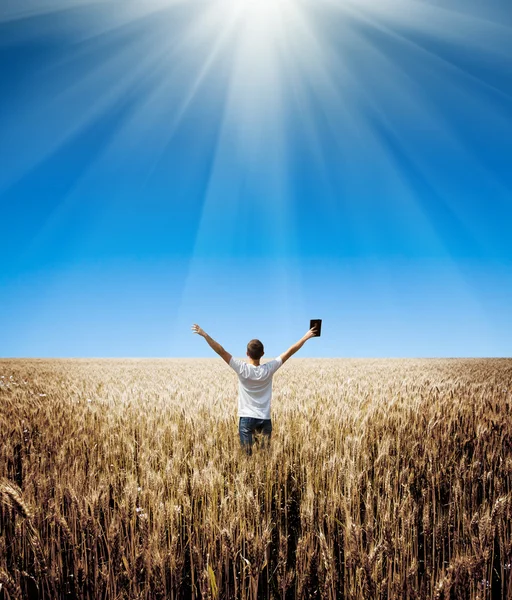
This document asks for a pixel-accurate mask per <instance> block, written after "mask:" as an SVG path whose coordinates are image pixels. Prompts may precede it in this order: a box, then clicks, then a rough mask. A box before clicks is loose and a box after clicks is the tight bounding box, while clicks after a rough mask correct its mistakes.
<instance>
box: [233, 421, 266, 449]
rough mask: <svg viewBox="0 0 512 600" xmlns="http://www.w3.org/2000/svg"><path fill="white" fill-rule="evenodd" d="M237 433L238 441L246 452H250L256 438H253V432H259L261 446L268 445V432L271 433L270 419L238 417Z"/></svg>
mask: <svg viewBox="0 0 512 600" xmlns="http://www.w3.org/2000/svg"><path fill="white" fill-rule="evenodd" d="M238 433H239V434H240V443H241V444H242V448H244V450H245V451H246V453H247V454H252V445H253V443H254V442H255V441H256V443H258V441H259V440H258V438H256V439H255V438H254V436H253V434H254V433H261V434H262V440H261V442H262V443H261V446H262V448H268V447H269V446H270V434H271V433H272V421H271V420H270V419H255V418H254V417H240V422H239V424H238Z"/></svg>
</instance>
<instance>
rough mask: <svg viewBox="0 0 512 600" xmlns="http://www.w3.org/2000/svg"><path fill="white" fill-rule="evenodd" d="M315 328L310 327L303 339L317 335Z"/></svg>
mask: <svg viewBox="0 0 512 600" xmlns="http://www.w3.org/2000/svg"><path fill="white" fill-rule="evenodd" d="M317 331H318V330H317V328H316V327H311V329H310V330H309V331H308V332H307V333H306V335H305V336H304V339H305V340H309V339H310V338H312V337H317Z"/></svg>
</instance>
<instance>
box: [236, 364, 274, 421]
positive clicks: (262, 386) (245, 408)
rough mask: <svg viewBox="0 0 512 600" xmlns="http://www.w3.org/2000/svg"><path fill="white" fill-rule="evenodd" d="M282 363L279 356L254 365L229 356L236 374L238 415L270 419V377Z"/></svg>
mask: <svg viewBox="0 0 512 600" xmlns="http://www.w3.org/2000/svg"><path fill="white" fill-rule="evenodd" d="M282 364H283V361H282V359H281V357H280V356H278V357H277V358H274V360H271V361H269V362H268V363H265V364H264V365H259V366H258V367H255V366H254V365H250V364H248V363H246V362H244V361H243V360H239V359H238V358H233V357H231V360H230V361H229V366H230V367H231V368H232V369H233V370H234V371H235V372H236V373H237V374H238V391H239V393H238V416H239V417H254V418H255V419H270V400H271V399H272V377H273V375H274V373H275V372H276V371H277V369H279V367H280V366H281V365H282Z"/></svg>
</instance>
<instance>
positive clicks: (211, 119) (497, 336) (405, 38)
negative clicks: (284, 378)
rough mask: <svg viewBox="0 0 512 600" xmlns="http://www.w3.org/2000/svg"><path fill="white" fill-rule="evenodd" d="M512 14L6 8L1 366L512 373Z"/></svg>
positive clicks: (96, 5) (243, 7)
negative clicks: (255, 349)
mask: <svg viewBox="0 0 512 600" xmlns="http://www.w3.org/2000/svg"><path fill="white" fill-rule="evenodd" d="M511 65H512V10H511V8H510V3H509V0H486V1H484V0H479V1H476V0H464V1H463V0H443V2H440V1H438V0H421V1H420V0H238V1H236V2H235V1H234V0H210V1H208V2H206V1H204V0H148V1H146V2H140V1H137V2H135V1H130V0H126V1H125V2H117V1H114V0H104V1H95V2H91V1H86V0H16V1H10V0H7V2H3V3H1V4H0V73H1V79H0V81H1V83H0V86H1V90H2V93H1V94H0V209H1V211H0V356H3V357H81V356H84V357H87V356H91V357H102V356H104V357H123V356H131V357H152V356H155V357H166V356H169V357H200V356H215V355H214V353H213V351H212V350H211V349H210V348H209V347H208V346H207V344H205V342H204V341H203V340H202V339H201V338H199V337H198V336H197V335H194V334H192V332H191V329H190V328H191V325H192V324H193V323H198V324H199V325H200V326H201V327H202V328H203V329H204V330H205V331H207V332H208V333H209V334H210V335H211V336H212V337H213V338H214V339H216V340H218V341H219V342H220V343H221V344H222V345H223V346H224V347H225V348H226V350H228V351H229V352H231V353H232V354H233V355H235V356H244V355H245V347H246V344H247V342H248V340H249V339H251V338H254V337H257V338H259V339H261V340H262V341H263V343H264V345H265V352H266V357H269V358H270V357H272V356H275V355H277V354H279V353H281V352H283V351H284V350H286V349H287V348H288V347H289V346H290V345H291V344H292V343H294V342H295V341H297V339H299V338H300V337H301V336H302V335H303V334H304V333H305V332H306V331H307V329H308V327H309V319H311V318H322V319H323V327H322V337H321V338H320V339H313V340H311V341H309V342H308V343H307V344H306V346H305V347H304V348H303V349H302V350H301V351H300V355H297V356H303V357H306V356H311V357H313V356H314V357H388V356H389V357H402V356H404V357H407V356H411V357H417V356H432V357H434V356H439V357H444V356H475V357H476V356H512V69H511Z"/></svg>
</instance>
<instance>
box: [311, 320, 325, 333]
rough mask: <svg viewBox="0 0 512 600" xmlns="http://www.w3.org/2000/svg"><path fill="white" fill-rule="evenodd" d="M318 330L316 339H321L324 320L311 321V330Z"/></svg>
mask: <svg viewBox="0 0 512 600" xmlns="http://www.w3.org/2000/svg"><path fill="white" fill-rule="evenodd" d="M313 327H314V328H315V329H316V335H315V337H320V332H321V331H322V319H311V321H310V322H309V328H310V329H312V328H313Z"/></svg>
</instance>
